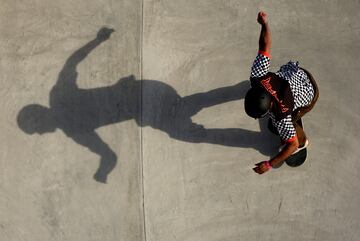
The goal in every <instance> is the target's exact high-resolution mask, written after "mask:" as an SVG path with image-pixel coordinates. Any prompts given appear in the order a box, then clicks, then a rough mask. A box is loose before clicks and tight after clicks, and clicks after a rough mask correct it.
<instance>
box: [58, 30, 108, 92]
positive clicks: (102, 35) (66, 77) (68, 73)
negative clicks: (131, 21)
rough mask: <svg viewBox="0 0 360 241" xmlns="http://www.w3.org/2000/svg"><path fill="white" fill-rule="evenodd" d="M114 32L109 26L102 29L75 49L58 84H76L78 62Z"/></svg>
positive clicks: (62, 71) (61, 73) (63, 69)
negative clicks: (94, 36) (93, 37)
mask: <svg viewBox="0 0 360 241" xmlns="http://www.w3.org/2000/svg"><path fill="white" fill-rule="evenodd" d="M112 32H114V30H113V29H109V28H102V29H100V30H99V32H98V33H97V36H96V38H95V39H93V40H91V41H90V42H88V43H87V44H86V45H84V46H83V47H81V48H80V49H78V50H77V51H75V52H74V53H73V54H72V55H71V56H70V57H69V58H68V59H67V60H66V62H65V65H64V67H63V68H62V70H61V71H60V73H59V77H58V80H57V83H56V85H60V86H66V85H76V79H77V72H76V68H77V66H78V64H79V63H80V62H81V61H83V60H84V59H85V58H86V56H87V55H88V54H89V53H90V52H91V51H92V50H94V49H95V48H96V47H97V46H99V45H100V44H101V43H102V42H104V41H106V40H107V39H109V37H110V35H111V33H112Z"/></svg>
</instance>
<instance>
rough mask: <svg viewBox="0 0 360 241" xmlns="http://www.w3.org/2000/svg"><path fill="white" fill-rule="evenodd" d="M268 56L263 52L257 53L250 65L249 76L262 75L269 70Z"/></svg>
mask: <svg viewBox="0 0 360 241" xmlns="http://www.w3.org/2000/svg"><path fill="white" fill-rule="evenodd" d="M269 68H270V58H269V57H268V56H265V55H263V54H260V53H259V54H258V55H257V56H256V58H255V60H254V63H253V65H252V67H251V74H250V78H255V77H262V76H264V75H266V74H267V72H269Z"/></svg>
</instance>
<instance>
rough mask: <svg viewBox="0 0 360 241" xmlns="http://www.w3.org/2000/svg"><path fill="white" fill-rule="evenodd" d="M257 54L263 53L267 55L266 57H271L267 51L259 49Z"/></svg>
mask: <svg viewBox="0 0 360 241" xmlns="http://www.w3.org/2000/svg"><path fill="white" fill-rule="evenodd" d="M258 54H261V55H264V56H266V57H268V58H270V59H271V56H270V54H269V53H268V52H265V51H261V50H259V52H258Z"/></svg>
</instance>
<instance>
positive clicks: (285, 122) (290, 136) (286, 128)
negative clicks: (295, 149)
mask: <svg viewBox="0 0 360 241" xmlns="http://www.w3.org/2000/svg"><path fill="white" fill-rule="evenodd" d="M272 122H273V125H274V126H275V127H276V129H277V130H278V132H279V135H280V138H281V139H282V140H283V141H285V142H291V141H292V140H294V138H295V137H296V130H295V127H294V125H293V123H292V119H291V115H288V116H287V117H285V118H284V119H281V120H280V121H276V120H272Z"/></svg>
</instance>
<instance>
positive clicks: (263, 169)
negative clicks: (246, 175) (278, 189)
mask: <svg viewBox="0 0 360 241" xmlns="http://www.w3.org/2000/svg"><path fill="white" fill-rule="evenodd" d="M255 166H256V167H254V168H253V170H254V172H256V173H258V174H263V173H264V172H267V171H269V170H270V168H271V167H270V168H269V166H268V165H266V161H263V162H259V163H257V164H255Z"/></svg>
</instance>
